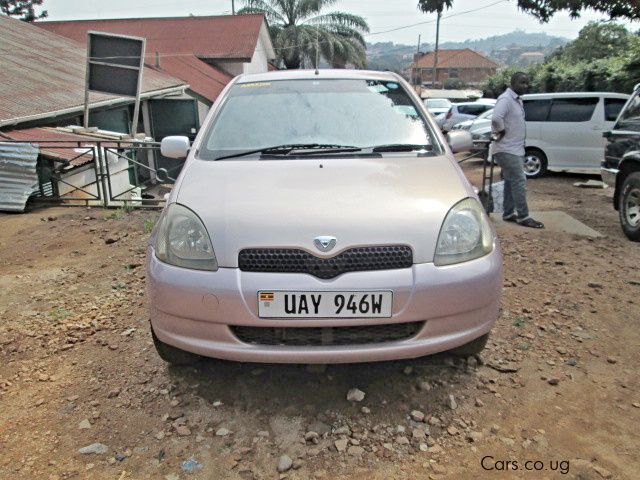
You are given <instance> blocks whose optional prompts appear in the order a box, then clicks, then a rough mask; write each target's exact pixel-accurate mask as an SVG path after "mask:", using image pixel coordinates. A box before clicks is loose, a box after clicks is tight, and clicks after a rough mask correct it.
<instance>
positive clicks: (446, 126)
mask: <svg viewBox="0 0 640 480" xmlns="http://www.w3.org/2000/svg"><path fill="white" fill-rule="evenodd" d="M495 105H496V101H495V100H494V99H490V98H481V99H478V100H476V101H475V102H462V103H454V104H453V105H451V108H450V109H449V111H448V112H447V113H446V115H445V116H444V117H443V118H442V120H441V123H440V127H441V128H442V131H444V132H449V131H451V130H452V129H453V128H454V127H455V126H456V125H457V124H458V123H460V122H464V121H467V120H473V119H474V118H476V117H477V116H478V115H481V114H483V113H484V112H486V111H487V110H491V109H493V107H495Z"/></svg>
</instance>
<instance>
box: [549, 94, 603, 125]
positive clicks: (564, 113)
mask: <svg viewBox="0 0 640 480" xmlns="http://www.w3.org/2000/svg"><path fill="white" fill-rule="evenodd" d="M599 101H600V100H599V99H598V98H597V97H593V98H592V97H589V98H557V99H554V100H553V102H551V109H550V110H549V119H548V121H549V122H588V121H589V120H591V117H593V112H594V110H595V109H596V105H597V104H598V102H599Z"/></svg>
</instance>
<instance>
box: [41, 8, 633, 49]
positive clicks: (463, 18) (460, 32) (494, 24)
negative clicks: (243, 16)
mask: <svg viewBox="0 0 640 480" xmlns="http://www.w3.org/2000/svg"><path fill="white" fill-rule="evenodd" d="M417 3H418V2H417V0H339V1H338V2H337V3H336V4H335V5H334V6H333V7H330V8H329V9H327V11H336V10H337V11H343V12H348V13H353V14H356V15H360V16H362V17H364V18H365V19H366V20H367V22H368V23H369V27H370V30H371V32H370V34H368V35H367V36H366V40H367V41H368V42H385V41H392V42H395V43H404V44H409V45H412V44H416V43H417V41H418V35H420V36H421V39H422V42H423V43H424V42H429V43H433V42H434V41H435V40H434V39H435V30H436V28H435V15H426V14H424V13H421V12H420V11H418V9H417ZM241 5H242V0H235V6H236V10H237V9H239V8H240V6H241ZM485 7H486V8H485ZM44 8H46V9H47V10H48V12H49V17H48V19H49V20H79V19H94V18H131V17H166V16H187V15H189V14H194V15H224V14H230V13H231V0H207V1H202V0H173V1H171V0H108V1H105V0H92V1H89V2H88V1H87V0H45V2H44ZM468 10H476V11H474V12H467V11H468ZM447 16H450V18H444V17H447ZM444 17H443V20H442V22H441V26H440V38H441V41H442V42H447V41H454V42H458V41H464V40H467V39H472V40H473V39H479V38H486V37H490V36H493V35H501V34H504V33H509V32H512V31H513V30H515V29H521V30H524V31H526V32H546V33H548V34H550V35H555V36H560V37H567V38H575V37H577V35H578V32H579V31H580V29H581V28H582V27H583V26H584V25H586V23H587V22H588V21H590V20H599V19H604V18H606V17H604V16H603V15H598V14H595V13H594V12H592V11H586V12H585V13H583V14H582V16H581V18H580V19H577V20H571V19H570V18H569V16H568V15H567V14H557V15H556V16H555V17H554V18H553V19H552V20H551V21H550V22H549V23H547V24H540V23H539V22H538V21H537V20H536V19H535V18H534V17H532V16H531V15H527V14H525V13H523V12H521V11H519V10H518V8H517V6H516V1H515V0H454V7H453V8H452V9H451V10H449V11H447V12H446V13H445V14H444ZM420 22H431V23H428V24H423V25H414V24H416V23H420ZM409 25H412V26H409ZM627 25H628V26H630V27H631V28H632V29H633V30H637V29H638V28H640V25H639V24H638V23H637V22H636V23H633V24H629V23H628V24H627ZM406 26H409V27H407V28H401V29H399V30H396V31H393V32H388V30H393V29H397V28H399V27H406Z"/></svg>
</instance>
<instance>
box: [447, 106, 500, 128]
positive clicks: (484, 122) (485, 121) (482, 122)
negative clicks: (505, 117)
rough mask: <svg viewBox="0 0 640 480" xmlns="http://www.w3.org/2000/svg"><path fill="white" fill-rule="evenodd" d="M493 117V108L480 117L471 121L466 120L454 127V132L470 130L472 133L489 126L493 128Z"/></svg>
mask: <svg viewBox="0 0 640 480" xmlns="http://www.w3.org/2000/svg"><path fill="white" fill-rule="evenodd" d="M492 116H493V108H492V109H491V110H487V111H486V112H484V113H482V114H480V115H478V116H477V117H475V118H472V119H471V120H465V121H464V122H460V123H458V124H456V125H454V126H453V129H452V130H468V131H470V132H472V131H474V130H478V129H480V130H482V129H484V128H486V127H487V126H491V117H492Z"/></svg>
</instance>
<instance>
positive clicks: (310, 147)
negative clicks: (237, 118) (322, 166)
mask: <svg viewBox="0 0 640 480" xmlns="http://www.w3.org/2000/svg"><path fill="white" fill-rule="evenodd" d="M298 150H304V151H305V152H304V154H305V155H308V154H314V153H340V152H359V151H360V150H361V148H358V147H354V146H352V145H331V144H322V143H291V144H283V145H275V146H273V147H266V148H259V149H256V150H247V151H246V152H240V153H234V154H231V155H224V156H222V157H218V158H216V160H226V159H227V158H238V157H244V156H247V155H254V154H256V153H261V154H266V155H289V154H290V153H291V152H293V151H298Z"/></svg>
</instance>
